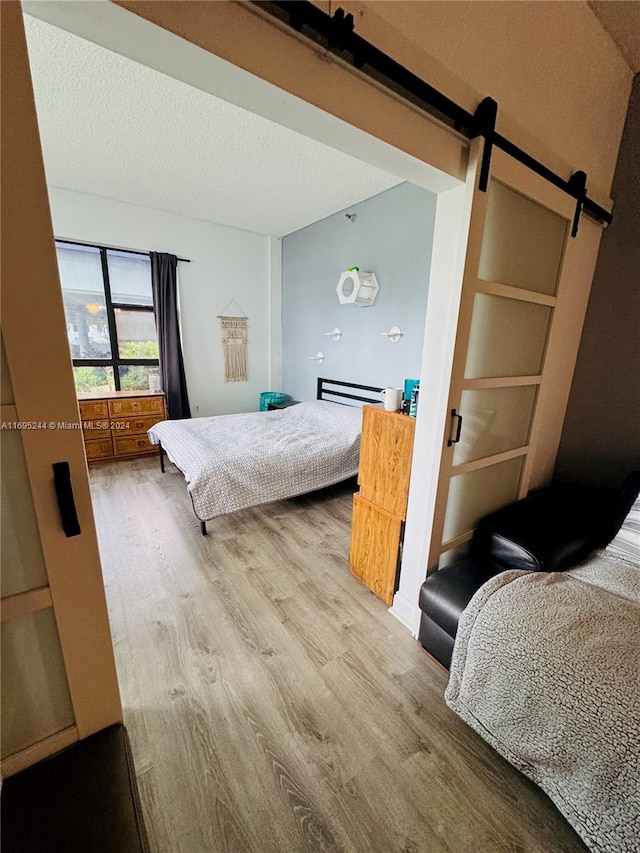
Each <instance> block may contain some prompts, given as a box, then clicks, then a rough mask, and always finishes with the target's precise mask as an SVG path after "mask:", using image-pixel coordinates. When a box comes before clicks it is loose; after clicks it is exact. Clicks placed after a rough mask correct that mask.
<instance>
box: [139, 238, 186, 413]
mask: <svg viewBox="0 0 640 853" xmlns="http://www.w3.org/2000/svg"><path fill="white" fill-rule="evenodd" d="M149 254H150V255H151V284H152V287H153V313H154V314H155V317H156V329H157V331H158V346H159V349H160V376H161V378H162V387H163V388H164V392H165V394H166V395H167V410H168V413H169V418H170V419H176V418H190V417H191V410H190V409H189V397H188V396H187V382H186V379H185V375H184V363H183V361H182V346H181V345H180V325H179V323H178V276H177V268H178V259H177V257H176V256H175V255H169V254H166V253H165V252H150V253H149Z"/></svg>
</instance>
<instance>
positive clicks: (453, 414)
mask: <svg viewBox="0 0 640 853" xmlns="http://www.w3.org/2000/svg"><path fill="white" fill-rule="evenodd" d="M451 417H452V418H457V419H458V428H457V429H456V437H455V438H449V441H448V442H447V447H451V445H452V444H457V443H458V442H459V441H460V433H461V432H462V415H459V414H458V412H457V410H456V409H451ZM449 435H451V433H449Z"/></svg>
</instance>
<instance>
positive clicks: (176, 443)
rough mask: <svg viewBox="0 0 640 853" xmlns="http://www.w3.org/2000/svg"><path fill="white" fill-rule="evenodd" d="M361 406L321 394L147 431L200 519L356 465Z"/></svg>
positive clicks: (324, 480) (330, 478) (298, 490)
mask: <svg viewBox="0 0 640 853" xmlns="http://www.w3.org/2000/svg"><path fill="white" fill-rule="evenodd" d="M361 429H362V409H359V408H351V407H349V406H340V405H338V404H337V403H330V402H328V401H326V400H320V401H315V402H308V403H299V404H298V405H297V406H290V407H289V408H286V409H278V410H275V411H273V412H249V413H247V414H239V415H218V416H217V417H213V418H192V419H190V420H182V421H162V422H161V423H159V424H156V425H155V426H153V427H152V428H151V429H150V430H149V438H150V440H151V442H152V443H153V444H157V443H158V442H160V443H161V444H162V447H163V449H164V450H165V451H166V454H167V456H168V457H169V459H170V460H171V461H172V462H173V463H174V464H175V465H176V466H177V467H178V468H179V469H180V470H181V471H182V473H183V474H184V476H185V480H186V481H187V488H188V491H189V494H190V495H191V499H192V501H193V509H194V511H195V514H196V515H197V516H198V518H199V519H201V520H202V521H206V520H207V519H210V518H214V517H215V516H217V515H222V514H224V513H227V512H235V511H236V510H239V509H245V508H246V507H250V506H257V505H258V504H262V503H269V502H270V501H278V500H283V499H284V498H291V497H294V496H295V495H301V494H304V493H305V492H311V491H314V490H315V489H322V488H324V487H325V486H330V485H331V484H332V483H338V482H340V480H346V479H347V477H352V476H354V475H355V474H356V473H357V471H358V457H359V453H360V431H361Z"/></svg>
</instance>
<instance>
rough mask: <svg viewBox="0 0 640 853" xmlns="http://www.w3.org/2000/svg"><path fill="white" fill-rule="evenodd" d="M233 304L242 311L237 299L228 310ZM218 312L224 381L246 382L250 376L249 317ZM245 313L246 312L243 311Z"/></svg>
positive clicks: (230, 303) (232, 301)
mask: <svg viewBox="0 0 640 853" xmlns="http://www.w3.org/2000/svg"><path fill="white" fill-rule="evenodd" d="M232 304H235V305H236V307H237V308H239V309H240V311H242V308H240V306H239V305H238V303H237V302H236V301H235V299H232V300H231V302H229V304H228V305H227V306H226V307H225V309H224V311H226V310H227V308H229V307H230V306H231V305H232ZM224 311H223V313H222V314H218V319H219V320H220V340H221V341H222V351H223V353H224V381H225V382H246V381H247V379H248V378H249V375H248V368H247V361H248V360H247V344H248V328H247V323H248V319H249V318H248V317H233V316H228V315H225V313H224ZM242 313H243V314H244V312H242Z"/></svg>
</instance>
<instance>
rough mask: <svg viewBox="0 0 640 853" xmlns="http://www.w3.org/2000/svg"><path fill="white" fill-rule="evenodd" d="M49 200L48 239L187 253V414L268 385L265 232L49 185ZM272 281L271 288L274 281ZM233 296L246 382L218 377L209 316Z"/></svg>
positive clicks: (252, 403) (216, 338)
mask: <svg viewBox="0 0 640 853" xmlns="http://www.w3.org/2000/svg"><path fill="white" fill-rule="evenodd" d="M49 199H50V204H51V215H52V218H53V229H54V233H55V235H56V237H60V238H63V239H69V240H81V241H85V242H89V243H90V242H95V243H103V244H106V245H112V246H121V247H123V248H131V249H142V250H145V251H156V252H171V253H172V254H175V255H178V257H182V258H189V259H190V261H191V263H189V264H180V263H179V264H178V276H179V292H180V309H181V320H182V335H183V350H184V361H185V371H186V375H187V386H188V390H189V400H190V403H191V413H192V415H194V416H196V415H219V414H228V413H231V412H242V411H252V410H255V409H257V408H258V401H259V397H260V392H261V391H265V390H269V389H270V379H271V377H270V364H271V363H272V361H273V359H274V358H275V360H276V361H278V359H279V341H278V340H277V339H274V336H275V337H277V333H278V332H279V329H278V326H279V321H278V322H276V323H273V322H272V321H271V317H270V313H271V310H272V307H271V306H272V299H271V297H270V275H271V269H272V268H275V269H276V271H277V266H276V267H274V265H273V264H272V263H270V238H269V237H265V236H263V235H260V234H253V233H251V232H249V231H240V230H238V229H235V228H228V227H226V226H223V225H216V224H214V223H212V222H205V221H203V220H199V219H190V218H188V217H186V216H180V215H179V214H176V213H169V212H167V211H163V210H154V209H152V208H148V207H140V206H138V205H133V204H127V203H125V202H120V201H115V200H113V199H107V198H100V197H98V196H92V195H87V194H85V193H78V192H73V191H71V190H65V189H60V188H57V187H50V188H49ZM274 284H275V290H276V292H277V293H279V290H280V280H279V279H278V280H277V281H276V282H274ZM234 298H235V300H236V301H237V302H238V304H239V305H240V306H241V307H242V309H243V311H244V312H245V313H246V314H247V315H248V317H249V381H248V382H227V383H225V381H224V371H223V359H222V347H221V345H220V334H219V325H218V319H217V315H218V314H220V313H221V312H222V311H223V309H224V308H225V306H226V305H227V303H228V302H229V301H230V300H231V299H234ZM274 308H275V309H276V310H279V306H278V305H277V302H276V305H275V306H274ZM230 313H238V312H237V311H236V309H235V307H233V308H232V309H230ZM272 346H273V348H274V351H275V356H274V354H272V351H271V350H272ZM196 406H197V407H199V409H196Z"/></svg>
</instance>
